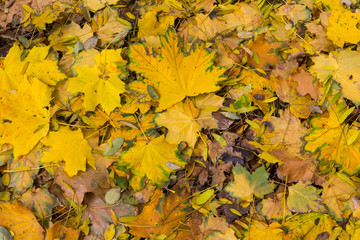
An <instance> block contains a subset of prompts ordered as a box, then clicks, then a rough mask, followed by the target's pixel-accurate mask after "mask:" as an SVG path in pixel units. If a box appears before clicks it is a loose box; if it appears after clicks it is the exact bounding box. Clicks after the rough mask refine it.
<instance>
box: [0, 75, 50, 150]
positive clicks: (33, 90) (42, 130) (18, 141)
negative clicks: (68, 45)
mask: <svg viewBox="0 0 360 240" xmlns="http://www.w3.org/2000/svg"><path fill="white" fill-rule="evenodd" d="M0 96H1V98H0V113H1V114H0V120H1V122H2V123H3V124H1V125H0V144H1V143H10V144H12V145H13V147H14V157H18V156H21V155H25V154H27V153H28V152H30V151H31V150H32V149H33V148H34V146H35V145H36V144H37V143H38V142H39V140H40V139H41V138H42V137H44V136H45V135H46V134H47V133H48V131H49V121H50V111H49V102H50V97H51V89H50V88H48V86H47V85H45V84H44V83H42V82H41V81H39V80H37V79H36V78H34V79H32V81H31V83H30V82H28V81H27V79H26V75H25V76H24V80H23V81H22V82H21V84H20V85H19V87H18V91H4V90H0Z"/></svg>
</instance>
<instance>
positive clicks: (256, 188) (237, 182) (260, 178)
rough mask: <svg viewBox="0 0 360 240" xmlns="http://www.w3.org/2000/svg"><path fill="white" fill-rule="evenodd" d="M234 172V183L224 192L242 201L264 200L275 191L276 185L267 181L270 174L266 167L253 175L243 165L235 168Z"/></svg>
mask: <svg viewBox="0 0 360 240" xmlns="http://www.w3.org/2000/svg"><path fill="white" fill-rule="evenodd" d="M232 171H233V174H234V182H230V183H229V184H228V185H227V186H226V187H225V189H224V190H225V191H227V192H229V193H230V194H231V195H232V196H233V197H236V198H238V199H241V200H242V201H248V202H251V201H252V199H253V196H256V197H259V198H263V197H264V195H265V194H268V193H270V192H271V191H272V190H273V189H274V185H273V184H271V183H269V182H268V180H267V179H268V174H267V172H266V170H265V168H264V167H260V168H258V169H257V170H256V171H255V172H254V173H253V174H250V173H249V172H248V171H247V170H246V168H244V167H243V166H241V165H238V166H235V167H234V168H233V170H232Z"/></svg>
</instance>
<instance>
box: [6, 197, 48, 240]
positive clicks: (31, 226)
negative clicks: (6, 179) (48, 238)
mask: <svg viewBox="0 0 360 240" xmlns="http://www.w3.org/2000/svg"><path fill="white" fill-rule="evenodd" d="M0 222H1V226H3V227H6V228H7V229H8V230H10V231H12V232H14V234H15V235H14V239H15V240H21V239H44V235H43V232H44V229H43V228H42V227H41V226H40V224H39V223H38V222H37V219H36V217H35V216H34V214H33V213H32V212H31V211H30V210H29V209H27V208H26V207H24V206H22V205H21V204H19V202H18V201H14V202H13V203H9V202H2V201H1V202H0Z"/></svg>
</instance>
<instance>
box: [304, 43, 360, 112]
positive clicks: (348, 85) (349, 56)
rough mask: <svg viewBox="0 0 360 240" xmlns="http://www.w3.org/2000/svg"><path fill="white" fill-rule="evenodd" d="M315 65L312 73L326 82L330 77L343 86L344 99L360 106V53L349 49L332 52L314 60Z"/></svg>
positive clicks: (311, 69) (311, 70)
mask: <svg viewBox="0 0 360 240" xmlns="http://www.w3.org/2000/svg"><path fill="white" fill-rule="evenodd" d="M312 60H313V61H314V63H315V65H313V66H312V67H311V68H310V70H309V71H310V73H312V74H313V75H316V76H317V77H318V78H319V79H320V81H321V82H324V81H325V80H326V79H327V77H328V76H329V75H331V76H332V77H333V79H334V80H335V81H336V82H338V83H339V84H341V88H342V94H343V96H344V97H346V98H348V99H350V100H351V101H353V102H354V103H355V104H356V105H359V104H360V74H359V71H358V69H359V68H360V53H358V52H356V51H351V50H349V49H346V50H342V51H340V52H332V53H330V54H329V55H320V56H317V57H314V58H312Z"/></svg>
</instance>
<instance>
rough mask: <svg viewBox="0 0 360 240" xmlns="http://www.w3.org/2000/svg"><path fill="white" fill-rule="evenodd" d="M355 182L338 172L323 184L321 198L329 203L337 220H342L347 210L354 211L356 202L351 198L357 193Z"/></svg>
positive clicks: (329, 207) (330, 209)
mask: <svg viewBox="0 0 360 240" xmlns="http://www.w3.org/2000/svg"><path fill="white" fill-rule="evenodd" d="M355 186H356V184H354V183H353V182H352V181H351V180H350V179H349V178H348V177H347V176H346V175H344V174H341V173H336V174H335V175H333V176H332V177H331V178H330V179H329V180H328V181H325V182H324V183H323V184H322V187H323V192H322V195H321V198H322V199H323V201H324V203H325V204H326V205H327V207H328V209H329V212H330V213H331V215H332V216H334V217H335V220H337V221H341V220H344V218H347V217H348V216H346V212H349V211H346V210H351V212H353V211H354V210H355V209H354V202H353V201H352V200H351V198H352V197H353V196H355V195H357V192H356V190H355Z"/></svg>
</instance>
